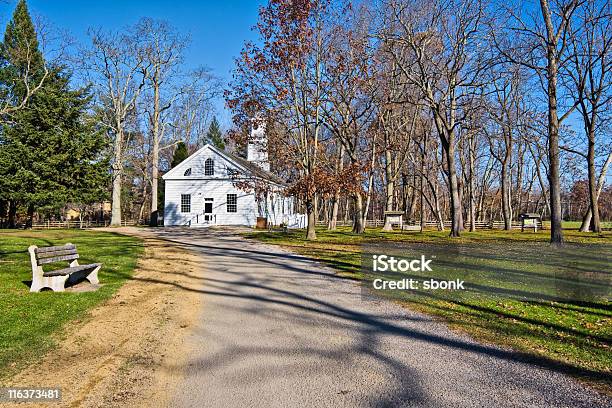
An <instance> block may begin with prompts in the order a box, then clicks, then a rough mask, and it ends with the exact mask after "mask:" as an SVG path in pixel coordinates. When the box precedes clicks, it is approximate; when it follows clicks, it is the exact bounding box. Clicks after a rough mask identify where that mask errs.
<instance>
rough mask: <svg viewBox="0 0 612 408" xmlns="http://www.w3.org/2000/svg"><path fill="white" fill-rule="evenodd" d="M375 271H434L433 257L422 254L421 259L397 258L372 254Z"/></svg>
mask: <svg viewBox="0 0 612 408" xmlns="http://www.w3.org/2000/svg"><path fill="white" fill-rule="evenodd" d="M372 259H373V261H372V262H373V265H372V269H373V271H374V272H408V271H412V272H425V271H429V272H433V271H432V269H431V267H430V266H429V264H430V263H431V261H432V260H431V259H426V258H425V255H421V259H411V260H409V259H403V258H400V259H397V258H395V257H394V256H388V255H372Z"/></svg>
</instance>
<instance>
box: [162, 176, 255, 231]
mask: <svg viewBox="0 0 612 408" xmlns="http://www.w3.org/2000/svg"><path fill="white" fill-rule="evenodd" d="M165 191H166V192H165V201H166V202H165V206H164V225H167V226H170V225H192V226H193V225H194V224H197V223H204V221H203V218H202V219H200V218H201V216H202V215H203V214H204V199H205V198H212V199H213V214H215V216H216V224H218V225H255V222H256V220H257V205H256V203H255V196H254V195H253V194H248V193H246V192H245V191H242V190H240V189H238V188H237V187H235V186H234V183H233V181H232V180H229V179H225V180H223V179H218V180H169V181H166V190H165ZM182 194H190V195H191V211H190V212H189V213H182V212H181V195H182ZM227 194H236V195H237V197H238V200H237V212H235V213H228V212H227Z"/></svg>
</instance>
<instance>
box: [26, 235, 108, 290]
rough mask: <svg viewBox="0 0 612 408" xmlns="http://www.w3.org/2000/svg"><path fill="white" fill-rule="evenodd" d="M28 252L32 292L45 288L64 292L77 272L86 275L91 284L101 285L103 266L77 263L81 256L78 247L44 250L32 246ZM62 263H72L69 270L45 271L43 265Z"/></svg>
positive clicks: (70, 246) (58, 247)
mask: <svg viewBox="0 0 612 408" xmlns="http://www.w3.org/2000/svg"><path fill="white" fill-rule="evenodd" d="M28 252H29V253H30V260H31V261H32V286H31V287H30V292H40V290H41V289H43V288H50V289H52V290H53V291H54V292H63V291H64V285H65V283H66V281H67V280H68V278H69V277H70V275H72V274H74V273H77V272H81V273H83V274H85V279H87V280H88V281H89V282H90V283H92V284H94V285H95V284H98V283H99V281H98V271H99V270H100V268H101V267H102V264H100V263H94V264H88V265H79V262H78V261H77V259H78V258H79V254H78V253H77V248H76V245H73V244H66V245H61V246H51V247H43V248H39V247H37V246H36V245H31V246H30V247H29V248H28ZM62 261H67V262H70V265H69V266H68V267H67V268H62V269H56V270H53V271H47V272H45V271H43V268H42V266H43V265H46V264H52V263H56V262H62Z"/></svg>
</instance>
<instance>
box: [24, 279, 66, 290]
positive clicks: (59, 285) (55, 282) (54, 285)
mask: <svg viewBox="0 0 612 408" xmlns="http://www.w3.org/2000/svg"><path fill="white" fill-rule="evenodd" d="M67 280H68V275H62V276H46V277H42V278H39V279H34V280H32V286H31V287H30V292H40V291H41V290H42V289H43V288H49V289H51V290H52V291H54V292H63V291H64V289H65V288H64V285H65V284H66V281H67Z"/></svg>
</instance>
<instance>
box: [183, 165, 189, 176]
mask: <svg viewBox="0 0 612 408" xmlns="http://www.w3.org/2000/svg"><path fill="white" fill-rule="evenodd" d="M183 176H191V167H190V168H188V169H187V170H185V173H184V174H183Z"/></svg>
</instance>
